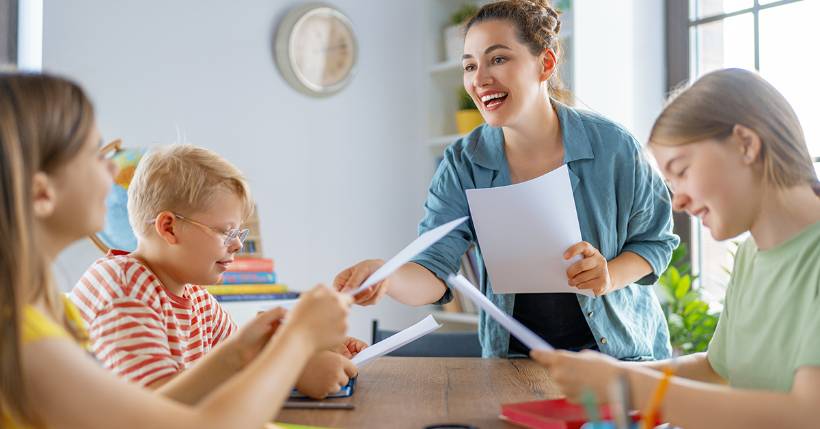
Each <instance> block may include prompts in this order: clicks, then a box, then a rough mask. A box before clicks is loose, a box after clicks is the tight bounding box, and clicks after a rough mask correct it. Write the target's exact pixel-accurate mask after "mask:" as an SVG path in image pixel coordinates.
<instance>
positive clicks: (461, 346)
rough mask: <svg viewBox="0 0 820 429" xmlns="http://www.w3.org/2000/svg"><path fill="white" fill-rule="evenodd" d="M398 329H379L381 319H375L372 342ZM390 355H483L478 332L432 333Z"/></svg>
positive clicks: (374, 342) (376, 341)
mask: <svg viewBox="0 0 820 429" xmlns="http://www.w3.org/2000/svg"><path fill="white" fill-rule="evenodd" d="M395 333H396V331H390V330H384V329H379V321H378V320H373V335H372V338H371V340H372V342H371V344H376V343H378V342H379V341H381V340H383V339H385V338H387V337H389V336H391V335H393V334H395ZM387 355H388V356H404V357H481V344H480V343H479V342H478V334H477V333H476V332H441V333H430V334H427V335H425V336H423V337H421V338H419V339H417V340H416V341H413V342H411V343H410V344H406V345H404V346H403V347H401V348H398V349H396V350H393V351H392V352H390V353H388V354H387Z"/></svg>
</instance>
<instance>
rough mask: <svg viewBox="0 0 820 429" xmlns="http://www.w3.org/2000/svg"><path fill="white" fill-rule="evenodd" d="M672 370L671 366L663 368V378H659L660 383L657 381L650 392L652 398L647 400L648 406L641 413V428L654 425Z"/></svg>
mask: <svg viewBox="0 0 820 429" xmlns="http://www.w3.org/2000/svg"><path fill="white" fill-rule="evenodd" d="M674 372H675V371H674V370H673V369H672V367H666V368H664V369H663V378H661V381H660V383H658V387H657V388H655V392H654V393H653V394H652V400H651V401H649V406H648V407H647V409H646V411H645V412H644V414H643V420H642V421H641V427H642V428H643V429H652V427H653V426H655V421H656V420H657V415H658V409H660V407H661V403H662V402H663V397H664V396H665V395H666V389H668V388H669V381H670V380H671V379H672V374H673V373H674Z"/></svg>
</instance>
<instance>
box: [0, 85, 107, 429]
mask: <svg viewBox="0 0 820 429" xmlns="http://www.w3.org/2000/svg"><path fill="white" fill-rule="evenodd" d="M93 129H94V109H93V107H92V105H91V102H90V101H89V100H88V97H86V95H85V93H84V92H83V90H82V89H81V88H80V87H79V86H78V85H76V84H75V83H73V82H70V81H68V80H66V79H62V78H58V77H54V76H48V75H40V74H20V73H8V72H3V73H0V418H2V416H9V417H12V418H13V419H14V420H16V421H17V422H19V423H22V424H32V423H36V422H37V418H36V414H35V412H34V410H33V407H32V404H31V401H30V398H29V396H28V392H27V391H26V389H25V385H24V384H23V378H22V377H23V376H22V363H21V319H22V312H23V309H24V308H25V306H26V305H27V304H30V303H32V302H33V301H35V300H44V301H45V302H46V305H47V307H48V309H49V312H50V313H51V316H52V317H53V318H54V320H62V321H64V323H63V324H64V325H65V327H66V328H67V329H68V330H69V332H72V333H74V334H75V335H76V333H75V332H74V331H73V326H72V325H71V324H70V323H67V322H66V321H65V316H64V315H63V311H62V301H61V300H60V299H59V294H58V292H57V290H56V288H55V287H54V285H53V282H52V279H51V276H50V268H49V267H48V266H47V262H46V257H45V255H44V254H43V253H42V252H41V251H40V249H39V248H38V246H37V244H36V243H37V237H35V229H34V225H33V221H32V219H33V218H34V214H33V210H32V201H33V195H32V179H33V177H34V175H35V174H36V173H38V172H45V173H53V172H54V171H55V170H57V169H58V168H60V167H61V166H63V165H65V164H66V163H67V162H68V161H69V160H71V159H73V158H74V157H75V156H76V155H77V154H78V153H79V152H80V150H81V148H82V147H83V145H84V144H85V142H86V141H87V140H88V138H89V137H90V135H91V133H92V132H93Z"/></svg>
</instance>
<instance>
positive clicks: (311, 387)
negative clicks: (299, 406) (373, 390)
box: [296, 351, 359, 399]
mask: <svg viewBox="0 0 820 429" xmlns="http://www.w3.org/2000/svg"><path fill="white" fill-rule="evenodd" d="M358 373H359V371H358V369H357V368H356V365H354V364H353V362H351V361H350V359H348V358H346V357H344V356H342V355H341V354H339V353H336V352H331V351H321V352H319V353H316V354H315V355H313V357H312V358H311V359H310V360H309V361H308V363H307V365H305V369H304V370H302V374H301V375H300V376H299V380H297V381H296V388H297V389H299V391H300V392H302V393H304V394H305V395H308V396H310V397H311V398H313V399H322V398H324V397H326V396H327V395H330V394H332V393H336V392H338V391H339V390H340V389H341V388H342V387H343V386H344V385H346V384H347V382H348V381H350V378H351V377H355V376H356V375H357V374H358Z"/></svg>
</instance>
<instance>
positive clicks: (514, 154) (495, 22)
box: [334, 0, 678, 360]
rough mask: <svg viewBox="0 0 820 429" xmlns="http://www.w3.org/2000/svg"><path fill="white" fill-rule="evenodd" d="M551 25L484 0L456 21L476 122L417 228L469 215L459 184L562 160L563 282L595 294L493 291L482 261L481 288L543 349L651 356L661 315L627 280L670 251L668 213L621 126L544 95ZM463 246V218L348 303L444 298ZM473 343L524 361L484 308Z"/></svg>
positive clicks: (530, 174)
mask: <svg viewBox="0 0 820 429" xmlns="http://www.w3.org/2000/svg"><path fill="white" fill-rule="evenodd" d="M559 29H560V22H559V20H558V14H557V13H556V12H555V10H554V9H552V8H551V7H550V6H549V4H548V3H547V2H546V1H528V0H508V1H500V2H496V3H490V4H487V5H485V6H483V7H482V8H481V9H480V10H479V11H478V12H477V14H476V15H475V16H474V17H473V18H472V19H470V20H469V21H468V23H467V24H466V34H465V41H464V56H463V66H464V88H465V89H466V90H467V92H468V93H469V94H470V95H471V97H472V98H473V101H474V102H475V104H476V105H477V106H478V108H479V110H480V111H481V113H482V115H483V117H484V120H485V121H486V124H485V125H482V126H480V127H478V128H477V129H475V130H473V131H472V132H471V133H470V134H469V135H468V136H466V137H464V138H462V139H461V140H459V141H457V142H456V143H455V144H453V145H452V146H450V147H448V148H447V150H446V151H445V154H444V161H443V162H442V163H441V165H440V166H439V169H438V171H437V172H436V175H435V177H434V178H433V181H432V185H431V186H430V190H429V194H428V197H427V202H426V204H425V217H424V219H423V220H422V221H421V225H420V227H419V232H420V233H421V232H425V231H427V230H429V229H432V228H435V227H437V226H439V225H442V224H444V223H446V222H448V221H451V220H453V219H456V218H458V217H461V216H469V207H468V204H467V200H466V197H465V190H467V189H473V188H489V187H497V186H505V185H510V184H515V183H521V182H525V181H528V180H531V179H534V178H537V177H539V176H542V175H544V174H546V173H548V172H550V171H552V170H554V169H556V168H558V167H559V166H561V165H564V164H566V165H567V166H568V169H569V174H570V179H571V182H572V186H573V195H574V198H575V204H576V209H577V213H578V220H579V223H580V227H581V235H582V238H583V240H584V241H582V242H580V243H577V244H576V245H574V246H572V247H570V248H569V249H567V250H566V253H565V254H564V257H565V258H566V259H571V258H573V257H575V256H576V255H581V256H582V260H580V261H579V262H577V263H575V264H573V265H572V266H570V268H569V269H568V270H567V281H568V283H569V285H570V286H574V287H577V288H579V289H586V290H591V291H593V292H594V294H595V295H596V297H595V298H590V297H588V296H585V295H580V294H577V295H575V294H520V295H515V294H505V295H499V294H495V293H493V288H492V285H491V284H490V282H489V280H488V276H487V273H486V270H484V269H483V262H482V269H481V272H480V278H481V284H480V285H479V286H480V289H481V291H482V292H483V293H485V294H486V295H487V296H488V297H489V298H490V299H491V300H492V301H493V302H494V303H495V304H496V305H497V306H499V307H500V308H501V309H503V310H504V311H505V312H507V313H508V314H512V315H513V316H514V317H515V318H516V319H518V320H520V321H522V322H523V323H524V324H525V325H526V326H528V327H529V328H530V329H532V330H533V331H535V333H537V334H538V335H540V336H541V337H543V338H544V339H546V340H547V341H549V342H550V343H552V344H553V345H555V346H556V347H559V348H562V349H568V350H581V349H594V350H600V351H602V352H604V353H606V354H608V355H611V356H614V357H616V358H619V359H631V360H649V359H660V358H665V357H668V356H669V354H670V346H669V332H668V328H667V326H666V321H665V319H664V316H663V312H662V311H661V308H660V304H659V303H658V300H657V298H656V296H655V295H654V293H653V292H652V289H651V288H649V287H647V286H639V284H640V285H650V284H652V283H654V282H655V280H656V279H657V276H658V275H659V274H660V273H662V272H663V271H664V270H665V269H666V266H667V265H668V263H669V260H670V258H671V253H672V250H673V249H674V248H675V247H676V246H677V244H678V239H677V237H676V236H674V235H673V234H672V233H671V229H672V219H671V209H670V206H669V204H668V202H665V201H663V200H661V199H658V198H656V197H655V195H656V194H663V193H665V192H666V189H665V187H664V186H663V183H662V181H661V180H660V179H659V178H658V177H657V176H656V175H655V173H654V172H653V170H652V169H651V168H650V167H649V165H648V164H647V163H646V162H644V160H643V159H642V158H641V157H640V145H639V144H638V143H637V142H636V141H635V139H634V138H633V137H632V136H631V135H630V134H629V133H628V132H627V131H625V130H624V129H623V128H621V127H620V126H618V125H616V124H614V123H613V122H611V121H609V120H607V119H605V118H602V117H600V116H597V115H593V114H590V113H586V112H581V111H577V110H575V109H572V108H570V107H567V106H565V105H564V104H561V103H560V102H558V101H556V100H554V99H551V98H550V96H551V95H554V94H556V93H557V92H558V91H559V89H558V87H557V85H555V81H556V80H557V79H556V78H557V75H556V73H557V56H558V31H559ZM473 243H476V232H475V228H474V225H473V224H472V223H471V222H468V223H465V224H463V225H462V226H460V227H459V228H457V229H456V230H454V231H453V232H451V233H450V234H449V235H448V236H447V237H445V238H443V239H442V240H440V241H439V242H438V243H436V244H435V245H433V246H432V247H431V248H429V249H428V250H427V251H425V252H424V253H422V254H421V255H419V256H418V257H417V258H415V259H414V261H413V262H411V263H408V264H406V265H404V266H403V267H402V268H401V269H399V270H398V271H397V272H396V273H395V274H393V275H392V276H390V277H389V278H388V279H387V280H385V281H384V282H382V283H380V284H378V285H375V286H373V287H372V288H370V289H369V290H367V291H365V292H363V293H361V294H359V295H358V296H357V302H358V303H359V304H363V305H368V304H373V303H375V302H377V301H378V300H379V299H380V298H381V297H382V296H383V295H384V294H385V293H387V294H389V295H390V296H392V297H393V298H394V299H396V300H398V301H400V302H403V303H405V304H410V305H423V304H430V303H444V302H447V301H449V300H450V299H452V294H451V292H450V290H449V289H448V288H447V286H446V285H445V283H444V280H445V279H446V278H447V276H448V275H449V274H451V273H455V272H457V271H458V268H459V264H460V260H461V256H462V255H463V254H464V252H466V251H467V249H468V247H469V246H470V245H471V244H473ZM382 263H383V262H382V261H379V260H368V261H363V262H361V263H359V264H356V265H354V266H353V267H350V268H348V269H346V270H345V271H343V272H341V273H340V274H339V275H338V276H337V278H336V281H335V282H334V283H335V286H336V287H337V288H338V289H340V290H349V289H352V288H355V287H356V286H358V285H359V284H361V283H362V281H363V280H364V279H365V278H366V277H367V276H368V275H369V274H370V273H372V272H373V271H375V270H376V269H377V268H378V267H379V266H381V265H382ZM479 336H480V340H481V344H482V348H483V355H484V356H485V357H494V356H508V355H527V354H528V353H529V350H528V349H527V348H526V347H525V346H524V345H523V344H521V343H519V342H518V341H517V340H515V339H514V338H510V335H509V333H508V332H507V331H506V330H505V329H503V328H502V327H501V326H500V325H499V324H497V323H496V322H495V321H493V320H492V319H490V318H488V317H486V315H484V314H482V315H481V318H480V325H479Z"/></svg>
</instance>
